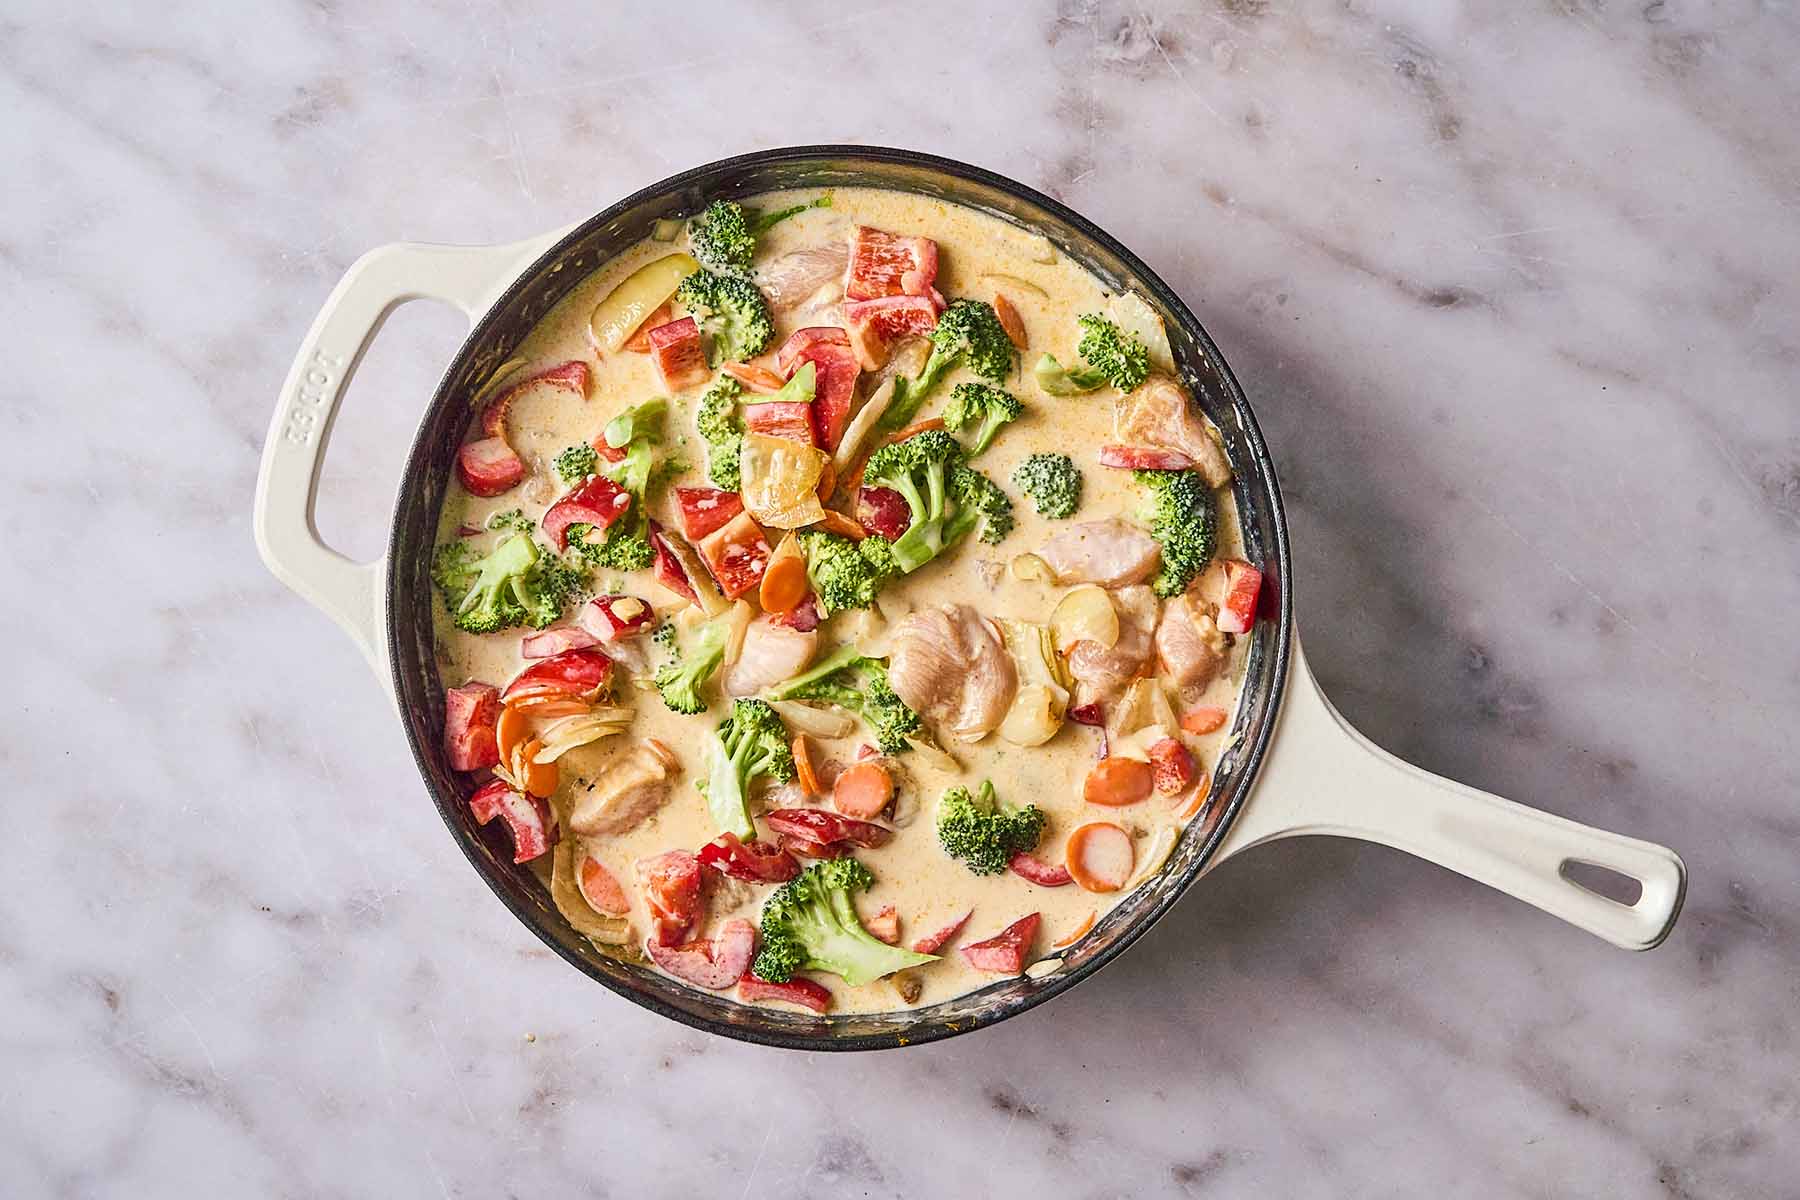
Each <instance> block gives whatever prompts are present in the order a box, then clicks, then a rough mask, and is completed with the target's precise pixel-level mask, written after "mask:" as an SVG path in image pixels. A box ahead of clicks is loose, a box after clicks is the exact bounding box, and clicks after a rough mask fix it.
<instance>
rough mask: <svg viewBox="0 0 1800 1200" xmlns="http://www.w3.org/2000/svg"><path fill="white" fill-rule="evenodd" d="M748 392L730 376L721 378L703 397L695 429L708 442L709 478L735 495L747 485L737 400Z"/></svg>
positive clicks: (707, 470)
mask: <svg viewBox="0 0 1800 1200" xmlns="http://www.w3.org/2000/svg"><path fill="white" fill-rule="evenodd" d="M743 391H744V389H743V386H742V385H741V384H739V383H738V381H737V380H735V379H733V378H732V377H731V376H729V375H721V376H719V378H718V379H717V380H716V381H715V382H714V383H713V385H712V386H711V387H709V388H707V389H706V391H705V392H704V393H703V394H702V395H701V397H700V407H699V409H698V411H696V413H695V414H694V428H695V429H696V430H697V431H698V432H699V434H700V436H701V437H702V438H704V439H705V441H706V474H707V478H709V479H711V480H712V481H713V484H714V485H715V486H717V487H721V488H724V489H725V490H726V491H728V492H735V491H737V490H738V488H739V487H740V486H741V485H742V483H743V478H742V475H741V474H740V472H739V469H738V451H739V450H740V448H742V446H743V444H744V421H743V418H741V417H739V416H738V414H737V399H738V396H740V395H741V394H742V393H743Z"/></svg>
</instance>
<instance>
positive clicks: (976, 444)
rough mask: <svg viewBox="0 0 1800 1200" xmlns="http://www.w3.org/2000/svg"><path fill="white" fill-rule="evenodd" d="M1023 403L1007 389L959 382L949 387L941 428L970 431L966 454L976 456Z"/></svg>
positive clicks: (1019, 411)
mask: <svg viewBox="0 0 1800 1200" xmlns="http://www.w3.org/2000/svg"><path fill="white" fill-rule="evenodd" d="M1024 412H1025V406H1024V405H1023V404H1021V403H1019V398H1018V397H1017V396H1015V395H1013V394H1012V393H1011V392H1008V391H1004V390H1002V389H1000V388H997V387H992V386H990V385H988V384H985V383H959V384H957V385H956V386H955V387H954V388H952V389H950V403H949V404H947V405H945V406H944V427H945V428H946V429H950V430H953V431H954V432H957V433H961V432H962V431H963V430H964V429H969V430H972V431H973V434H974V438H973V440H972V441H971V442H970V444H969V457H970V458H978V457H980V456H981V454H982V452H983V451H985V450H986V449H987V448H988V447H989V446H991V445H993V444H994V439H995V438H996V437H999V436H1000V429H1001V427H1002V426H1005V425H1009V424H1011V423H1012V422H1014V421H1016V420H1018V419H1019V417H1020V416H1021V415H1022V414H1023V413H1024Z"/></svg>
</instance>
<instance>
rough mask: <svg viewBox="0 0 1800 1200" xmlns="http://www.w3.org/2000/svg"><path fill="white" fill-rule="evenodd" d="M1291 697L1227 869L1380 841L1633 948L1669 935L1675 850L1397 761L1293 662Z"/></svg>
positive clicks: (1676, 878) (1229, 844)
mask: <svg viewBox="0 0 1800 1200" xmlns="http://www.w3.org/2000/svg"><path fill="white" fill-rule="evenodd" d="M1289 683H1290V687H1289V694H1288V699H1287V701H1286V703H1285V705H1284V706H1283V710H1282V714H1281V725H1280V727H1279V731H1278V733H1277V737H1276V741H1275V743H1274V745H1273V747H1272V749H1271V751H1270V755H1269V758H1268V761H1267V762H1266V763H1265V764H1264V767H1263V772H1262V775H1261V778H1260V779H1259V780H1258V782H1257V787H1256V792H1255V794H1254V795H1253V796H1252V797H1251V801H1250V803H1249V804H1248V805H1247V806H1246V807H1245V810H1244V812H1243V814H1242V816H1241V817H1240V818H1239V820H1238V822H1237V824H1236V825H1235V826H1234V827H1233V829H1232V831H1231V833H1230V835H1229V836H1228V837H1227V839H1226V842H1225V845H1224V846H1223V847H1222V849H1221V853H1220V855H1219V859H1220V860H1222V859H1224V858H1225V857H1228V856H1229V855H1231V854H1234V853H1236V852H1238V851H1239V850H1244V849H1248V848H1249V847H1250V846H1253V845H1257V844H1260V843H1262V842H1266V841H1272V840H1274V839H1275V838H1280V837H1292V836H1296V835H1299V834H1330V835H1336V836H1339V837H1353V838H1360V839H1362V840H1364V841H1371V842H1379V843H1381V844H1382V845H1385V846H1392V847H1394V848H1395V849H1398V850H1404V851H1406V852H1407V853H1409V854H1415V855H1417V856H1419V857H1420V858H1424V859H1428V860H1430V861H1432V862H1435V863H1437V864H1438V865H1439V866H1443V867H1447V868H1449V869H1450V870H1452V871H1456V872H1458V873H1459V874H1462V875H1466V876H1468V877H1469V878H1470V879H1474V880H1477V881H1479V882H1481V883H1485V884H1487V885H1488V886H1489V887H1493V888H1498V889H1499V890H1500V891H1503V892H1505V893H1506V894H1508V895H1509V896H1513V897H1516V898H1517V899H1520V900H1523V901H1525V902H1526V903H1527V904H1531V905H1535V906H1536V907H1538V908H1541V909H1543V910H1544V911H1545V912H1547V913H1550V914H1552V915H1553V916H1558V917H1561V918H1562V919H1563V920H1565V921H1568V922H1569V923H1570V924H1572V925H1576V926H1579V927H1580V928H1582V929H1585V930H1587V931H1588V932H1589V933H1592V934H1595V935H1597V936H1599V937H1602V938H1605V939H1606V940H1607V941H1609V942H1611V943H1612V944H1613V945H1615V946H1620V947H1623V948H1625V949H1627V950H1649V949H1651V948H1653V947H1655V946H1657V945H1658V944H1660V943H1661V942H1662V940H1663V939H1664V938H1666V937H1668V935H1669V931H1670V930H1671V929H1672V928H1674V925H1675V918H1676V916H1677V915H1678V914H1679V913H1680V911H1681V902H1682V898H1683V896H1684V895H1685V893H1686V890H1687V868H1686V867H1685V866H1684V865H1683V863H1682V861H1681V858H1680V856H1679V855H1677V854H1676V853H1675V852H1674V851H1673V850H1670V849H1668V848H1667V847H1665V846H1658V845H1656V844H1654V843H1652V842H1644V841H1639V840H1638V839H1636V838H1630V837H1625V836H1623V835H1621V834H1616V833H1608V832H1606V831H1605V830H1601V829H1594V828H1591V827H1589V826H1586V825H1581V824H1578V823H1577V822H1574V821H1570V820H1566V819H1564V818H1562V817H1558V816H1553V815H1551V814H1550V813H1547V812H1541V811H1539V810H1538V809H1534V808H1528V807H1526V806H1525V805H1522V804H1515V803H1514V802H1512V801H1510V800H1504V799H1501V798H1500V797H1499V796H1495V795H1491V794H1489V793H1487V792H1483V791H1479V790H1477V789H1475V788H1472V787H1468V786H1466V785H1464V784H1460V783H1456V782H1454V781H1453V780H1449V779H1444V778H1442V777H1441V776H1437V775H1433V774H1431V773H1430V772H1429V771H1426V770H1423V769H1421V768H1419V767H1416V766H1414V765H1412V764H1411V763H1409V762H1405V761H1403V760H1401V759H1399V758H1396V757H1394V756H1393V755H1392V754H1389V753H1388V752H1387V751H1385V750H1383V749H1381V748H1380V747H1379V746H1377V745H1375V744H1374V743H1373V742H1371V741H1369V740H1368V739H1367V738H1365V737H1364V736H1363V735H1362V734H1360V733H1358V732H1357V731H1356V730H1355V729H1354V728H1353V727H1352V726H1351V725H1350V723H1349V722H1348V721H1346V720H1345V719H1344V718H1343V716H1342V715H1341V714H1339V713H1338V711H1337V709H1335V708H1334V707H1332V704H1331V701H1330V700H1328V699H1326V697H1325V694H1324V693H1323V692H1322V691H1320V690H1319V685H1318V683H1317V682H1316V681H1315V680H1314V678H1313V675H1312V671H1311V669H1310V668H1308V667H1307V665H1306V660H1305V658H1304V657H1303V656H1302V655H1301V654H1299V653H1298V643H1296V653H1295V656H1294V671H1293V674H1292V676H1291V678H1290V680H1289ZM1577 864H1587V865H1590V866H1594V867H1600V868H1602V869H1604V870H1606V871H1610V872H1614V873H1617V874H1619V875H1623V876H1626V877H1628V878H1630V879H1632V880H1635V881H1637V883H1638V884H1639V886H1640V887H1641V889H1642V890H1641V892H1640V893H1639V895H1638V897H1637V899H1636V900H1635V901H1633V902H1632V903H1629V904H1627V903H1625V902H1623V901H1620V900H1614V899H1611V898H1609V897H1607V896H1603V895H1601V894H1599V893H1598V892H1595V891H1592V890H1590V889H1588V888H1587V887H1584V886H1583V885H1582V884H1580V883H1577V882H1576V881H1575V880H1574V879H1572V878H1570V873H1571V868H1572V867H1573V868H1577V869H1578V867H1577Z"/></svg>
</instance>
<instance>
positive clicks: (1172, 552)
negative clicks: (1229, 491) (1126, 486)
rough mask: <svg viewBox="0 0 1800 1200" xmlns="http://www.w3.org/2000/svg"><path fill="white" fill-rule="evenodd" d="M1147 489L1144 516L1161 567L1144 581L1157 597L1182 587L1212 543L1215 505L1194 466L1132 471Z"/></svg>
mask: <svg viewBox="0 0 1800 1200" xmlns="http://www.w3.org/2000/svg"><path fill="white" fill-rule="evenodd" d="M1132 478H1133V479H1135V480H1137V482H1138V483H1140V484H1142V485H1143V486H1144V487H1145V488H1147V489H1149V492H1150V499H1149V503H1148V505H1147V506H1146V507H1145V510H1144V516H1145V518H1146V519H1147V520H1148V521H1149V523H1150V536H1152V537H1154V538H1155V539H1156V540H1157V542H1158V544H1159V545H1161V547H1162V569H1161V570H1160V571H1158V572H1157V575H1156V578H1155V579H1153V580H1151V581H1150V587H1151V589H1152V590H1153V591H1155V593H1156V594H1157V595H1159V596H1179V595H1180V594H1181V593H1182V592H1184V591H1186V590H1187V585H1188V584H1189V583H1191V582H1192V581H1193V578H1194V576H1196V575H1198V574H1199V573H1200V571H1201V569H1202V568H1203V567H1205V566H1206V564H1207V563H1209V562H1211V561H1212V556H1213V551H1214V550H1215V549H1216V548H1217V545H1218V524H1219V504H1218V500H1217V498H1215V497H1214V496H1213V492H1212V489H1211V488H1209V487H1207V486H1206V480H1205V479H1204V478H1203V477H1202V476H1201V475H1200V473H1199V472H1198V471H1133V472H1132Z"/></svg>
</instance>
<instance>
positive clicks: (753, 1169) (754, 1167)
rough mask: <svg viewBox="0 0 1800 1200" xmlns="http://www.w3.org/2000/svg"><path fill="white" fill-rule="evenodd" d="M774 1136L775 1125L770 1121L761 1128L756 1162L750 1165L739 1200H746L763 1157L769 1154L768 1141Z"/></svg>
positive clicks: (760, 1167)
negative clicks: (760, 1140)
mask: <svg viewBox="0 0 1800 1200" xmlns="http://www.w3.org/2000/svg"><path fill="white" fill-rule="evenodd" d="M774 1136H775V1123H774V1122H773V1121H770V1122H769V1123H768V1124H766V1125H764V1126H763V1140H762V1145H760V1146H758V1147H757V1148H756V1161H755V1162H753V1163H751V1164H750V1174H749V1176H748V1177H747V1178H746V1179H745V1180H744V1190H743V1191H742V1192H740V1193H738V1197H739V1200H746V1198H747V1197H748V1196H749V1195H750V1189H751V1187H752V1186H753V1185H754V1184H755V1183H756V1173H757V1172H758V1171H760V1170H761V1169H762V1165H763V1156H764V1155H765V1154H767V1153H768V1152H769V1139H770V1138H772V1137H774Z"/></svg>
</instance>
